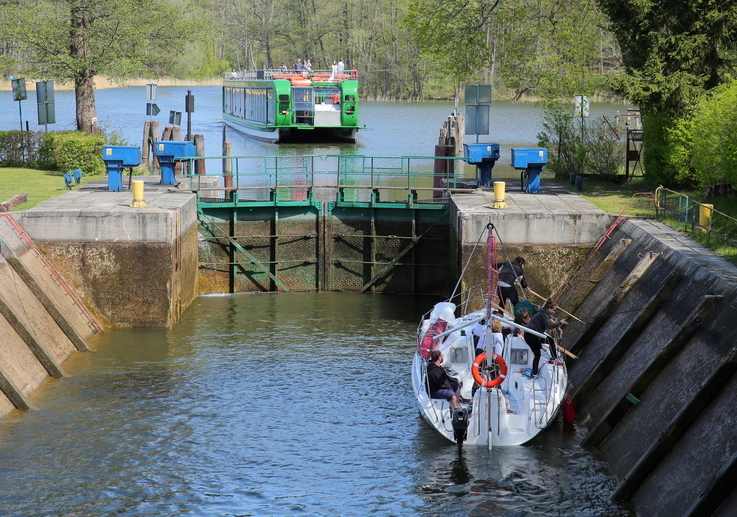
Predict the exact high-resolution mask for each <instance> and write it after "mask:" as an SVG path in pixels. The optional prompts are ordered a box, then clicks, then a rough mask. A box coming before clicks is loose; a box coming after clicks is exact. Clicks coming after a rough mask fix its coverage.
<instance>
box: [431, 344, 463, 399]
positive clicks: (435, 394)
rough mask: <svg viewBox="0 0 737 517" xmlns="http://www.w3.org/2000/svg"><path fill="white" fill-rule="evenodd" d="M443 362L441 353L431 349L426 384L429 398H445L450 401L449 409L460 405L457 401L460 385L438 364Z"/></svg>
mask: <svg viewBox="0 0 737 517" xmlns="http://www.w3.org/2000/svg"><path fill="white" fill-rule="evenodd" d="M442 362H443V353H442V352H441V351H440V350H433V351H432V352H431V353H430V362H428V363H427V384H428V388H429V391H430V398H431V399H445V400H447V401H449V402H450V407H451V409H457V408H459V407H461V404H460V403H459V402H458V391H459V390H460V385H459V384H458V383H457V382H456V381H454V380H453V379H451V378H450V376H449V375H448V373H447V372H446V371H445V368H443V367H442V366H440V363H442Z"/></svg>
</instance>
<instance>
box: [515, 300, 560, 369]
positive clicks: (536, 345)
mask: <svg viewBox="0 0 737 517" xmlns="http://www.w3.org/2000/svg"><path fill="white" fill-rule="evenodd" d="M557 308H558V307H557V306H556V305H555V302H554V301H553V299H552V298H548V299H547V300H545V305H544V306H543V307H542V309H540V310H539V311H537V313H535V315H534V316H533V317H532V318H530V321H529V322H527V325H525V326H526V327H527V328H528V329H530V330H534V331H536V332H540V333H541V334H542V333H544V332H545V331H546V330H549V329H554V328H558V327H560V326H562V325H567V324H568V322H567V321H566V320H557V319H555V317H554V316H553V314H555V311H556V309H557ZM525 343H527V346H529V347H530V349H531V350H532V355H533V356H534V358H533V360H532V375H537V372H538V371H539V368H540V351H541V350H542V343H543V340H542V339H541V338H539V337H537V336H535V335H533V334H532V333H530V332H525ZM547 343H548V345H549V346H550V355H551V356H553V359H555V358H556V357H558V353H557V351H556V350H555V344H554V343H553V342H552V340H551V339H550V338H549V337H548V338H547Z"/></svg>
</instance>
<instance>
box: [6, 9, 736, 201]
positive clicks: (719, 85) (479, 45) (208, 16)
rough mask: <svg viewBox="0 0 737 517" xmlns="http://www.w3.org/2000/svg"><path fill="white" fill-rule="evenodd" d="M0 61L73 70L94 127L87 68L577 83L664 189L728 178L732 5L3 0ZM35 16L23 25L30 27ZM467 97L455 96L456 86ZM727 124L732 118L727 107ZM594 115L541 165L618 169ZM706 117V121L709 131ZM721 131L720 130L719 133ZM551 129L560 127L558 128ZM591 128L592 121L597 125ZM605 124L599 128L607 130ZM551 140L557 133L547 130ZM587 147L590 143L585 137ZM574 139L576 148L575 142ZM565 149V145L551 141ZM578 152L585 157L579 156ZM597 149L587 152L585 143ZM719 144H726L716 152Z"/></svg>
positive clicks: (82, 113) (421, 84) (507, 91)
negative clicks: (342, 69)
mask: <svg viewBox="0 0 737 517" xmlns="http://www.w3.org/2000/svg"><path fill="white" fill-rule="evenodd" d="M0 5H2V8H3V11H2V12H3V14H2V16H0V74H2V75H4V76H5V77H9V76H11V75H16V76H18V75H21V74H25V75H26V76H28V77H34V78H38V79H53V80H56V81H61V82H67V83H71V84H74V89H75V94H76V100H77V127H78V129H80V130H83V131H88V132H95V131H96V129H97V128H96V121H97V113H96V108H95V102H94V84H95V80H96V79H99V78H105V79H107V80H111V81H116V82H118V83H125V82H126V81H128V80H131V79H133V78H141V77H143V78H150V80H156V79H157V78H161V77H171V78H175V79H176V78H190V79H193V80H210V79H212V77H215V76H218V75H221V74H223V73H224V72H226V71H230V70H232V69H239V70H240V69H258V68H262V67H271V68H276V67H278V66H280V65H281V64H284V65H286V66H287V67H290V68H291V65H292V63H294V62H295V61H296V60H297V58H301V59H310V60H311V61H312V63H313V67H314V68H315V69H329V68H330V65H331V63H332V62H333V61H334V60H338V59H342V60H343V61H344V63H345V65H346V67H347V68H348V69H356V70H358V71H359V79H360V88H361V90H360V93H361V95H362V97H363V98H367V99H413V100H419V99H433V98H454V97H455V96H462V92H463V86H464V85H467V84H479V83H480V84H491V85H493V87H494V91H495V92H496V93H495V98H496V99H499V98H511V99H514V100H522V99H529V98H535V99H538V101H539V102H540V103H541V104H543V105H544V106H545V107H546V109H547V110H549V111H548V113H550V114H554V113H555V110H558V111H559V112H560V113H565V112H568V113H570V112H571V111H572V106H571V104H572V99H573V96H574V95H576V94H580V95H586V96H588V97H589V98H608V99H614V98H617V99H626V100H628V101H629V102H631V103H633V104H634V105H636V106H637V107H639V109H640V110H641V112H642V122H643V127H644V139H645V143H644V151H643V157H642V161H643V164H644V169H645V171H646V174H647V175H648V176H649V177H650V179H652V180H653V181H656V182H658V183H662V184H664V185H666V186H670V187H674V188H704V187H706V186H708V185H709V184H710V183H711V182H714V181H715V178H717V179H718V181H719V182H731V181H732V176H731V175H732V174H733V173H732V172H731V171H733V170H735V167H734V166H733V163H732V161H731V160H730V159H729V158H728V156H729V155H730V153H731V154H734V153H732V151H731V147H729V145H730V138H731V136H732V135H733V134H734V132H733V131H725V130H724V128H723V127H721V126H720V123H721V121H723V120H727V121H729V123H730V124H732V122H731V120H732V119H731V118H730V117H732V116H733V115H732V114H731V113H729V106H730V104H729V103H730V102H731V101H733V100H734V99H733V96H734V95H735V93H733V89H734V88H735V87H734V86H733V83H732V81H731V79H730V77H729V73H730V72H733V70H734V68H735V65H736V64H737V52H736V50H737V38H735V37H734V35H735V33H737V4H734V3H731V2H713V1H706V2H700V3H696V4H694V3H693V2H687V1H685V0H675V1H672V2H667V3H664V4H662V5H660V4H658V5H655V4H654V3H653V2H651V1H642V2H633V1H622V0H595V1H593V2H592V1H590V0H538V1H536V2H527V1H518V0H514V1H512V0H491V1H489V0H471V1H467V2H458V1H457V0H375V1H373V2H363V1H360V0H326V1H324V2H308V1H306V0H240V1H239V2H229V1H226V0H210V1H208V2H191V3H188V2H182V1H181V0H149V1H147V2H145V3H137V2H132V1H131V0H115V1H114V0H85V2H79V1H78V0H60V1H51V0H33V1H31V0H12V1H11V0H0ZM31 28H32V30H31ZM461 100H462V99H461ZM735 123H737V122H735ZM592 127H593V128H594V129H593V130H592V132H591V133H590V134H588V133H585V132H584V133H583V134H582V135H581V136H580V138H579V141H576V138H578V137H576V136H575V134H572V135H571V136H572V138H571V139H570V140H568V141H567V143H566V142H563V143H566V145H568V148H565V147H564V146H563V145H556V137H555V134H556V133H555V130H554V131H552V132H550V131H548V129H549V128H545V131H543V132H547V133H548V135H547V140H545V139H542V140H541V142H543V143H547V144H549V145H550V146H551V147H550V149H551V156H552V160H551V166H550V167H551V169H553V170H554V171H555V172H556V174H558V175H559V176H565V175H567V174H569V173H570V172H578V173H581V172H582V171H583V173H585V174H591V173H592V171H593V173H595V174H596V175H597V176H598V177H601V178H605V177H610V179H618V178H617V176H618V174H614V173H613V170H614V169H613V165H612V163H614V161H616V160H618V159H619V158H617V156H616V153H615V152H613V151H612V150H611V149H609V147H611V146H610V145H609V142H603V143H602V142H601V140H602V135H605V134H606V132H605V131H602V130H599V129H598V128H596V127H595V125H594V124H592ZM715 128H717V129H716V131H715ZM715 133H719V136H720V137H721V138H715V137H714V134H715ZM561 134H562V133H559V134H558V135H559V136H560V135H561ZM597 135H598V136H597ZM606 138H609V137H606ZM557 143H558V144H560V143H561V142H560V141H558V142H557ZM594 148H596V149H594ZM582 149H583V150H584V151H586V152H585V153H583V152H582ZM559 151H562V152H563V153H564V154H563V155H561V154H559ZM583 154H586V155H587V156H586V157H582V156H583ZM593 154H597V155H598V158H597V159H596V160H591V159H590V157H591V155H593ZM725 156H727V158H725Z"/></svg>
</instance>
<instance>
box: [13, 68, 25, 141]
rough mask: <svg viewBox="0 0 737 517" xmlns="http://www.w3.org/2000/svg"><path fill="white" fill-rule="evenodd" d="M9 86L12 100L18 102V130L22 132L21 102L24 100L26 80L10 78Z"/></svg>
mask: <svg viewBox="0 0 737 517" xmlns="http://www.w3.org/2000/svg"><path fill="white" fill-rule="evenodd" d="M10 86H11V88H12V89H13V100H14V101H18V113H19V114H20V130H21V131H23V108H22V106H21V101H22V100H25V99H26V80H25V79H14V78H13V76H12V75H11V76H10Z"/></svg>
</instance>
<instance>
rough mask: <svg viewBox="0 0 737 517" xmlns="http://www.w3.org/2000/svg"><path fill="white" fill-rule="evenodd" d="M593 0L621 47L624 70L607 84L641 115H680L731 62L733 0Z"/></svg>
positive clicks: (735, 23)
mask: <svg viewBox="0 0 737 517" xmlns="http://www.w3.org/2000/svg"><path fill="white" fill-rule="evenodd" d="M597 1H598V3H599V6H600V7H601V9H602V10H603V11H604V13H605V14H607V15H608V17H609V18H610V19H611V24H610V26H609V27H610V29H611V30H612V32H613V33H614V35H615V37H616V38H617V40H618V41H619V45H620V47H621V50H622V58H623V63H624V67H625V69H624V73H623V74H621V75H619V76H617V77H616V78H614V80H613V81H612V86H613V88H614V89H615V91H616V92H617V93H619V94H620V95H621V96H623V97H624V98H626V99H629V100H631V101H632V102H634V103H635V104H637V105H638V106H639V107H640V109H641V110H642V112H643V114H647V115H658V114H662V115H665V116H667V117H677V116H679V115H681V114H683V112H684V110H685V109H686V108H687V107H688V106H690V105H692V104H693V103H694V102H696V101H697V100H698V98H699V97H700V96H701V94H702V93H703V92H704V91H705V90H709V89H711V88H714V87H715V86H717V85H718V84H719V83H720V82H721V76H722V74H723V73H724V72H725V71H726V70H728V69H731V68H732V67H733V66H734V64H735V54H734V52H735V49H736V47H737V38H736V37H735V36H737V4H735V3H734V2H725V1H724V0H699V1H696V2H694V1H685V0H673V1H670V2H659V1H655V0H597Z"/></svg>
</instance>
